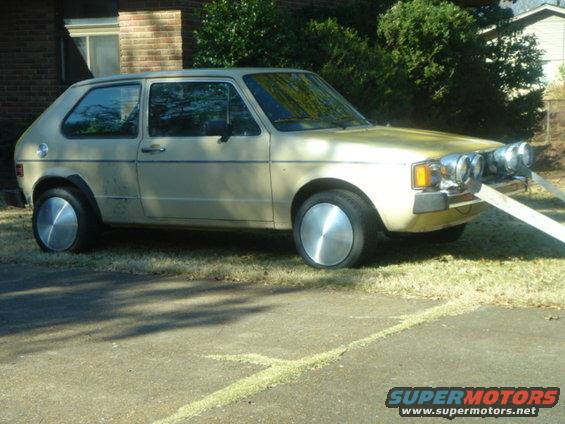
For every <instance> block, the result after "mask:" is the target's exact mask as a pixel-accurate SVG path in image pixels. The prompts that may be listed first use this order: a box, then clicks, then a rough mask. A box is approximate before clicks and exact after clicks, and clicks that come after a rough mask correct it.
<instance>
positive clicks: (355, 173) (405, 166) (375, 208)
mask: <svg viewBox="0 0 565 424" xmlns="http://www.w3.org/2000/svg"><path fill="white" fill-rule="evenodd" d="M531 162H532V154H531V149H530V147H529V146H528V145H527V144H525V143H518V144H511V145H503V144H500V143H497V142H494V141H488V140H482V139H477V138H472V137H462V136H457V135H451V134H445V133H439V132H432V131H421V130H415V129H400V128H391V127H383V126H374V125H373V124H371V122H369V121H368V120H367V119H366V118H365V117H363V115H362V114H361V113H359V112H358V111H357V110H356V109H355V108H354V107H353V106H352V105H351V104H349V103H348V102H347V101H346V100H345V99H344V98H343V97H342V96H341V95H340V94H339V93H337V92H336V91H335V90H334V89H332V87H330V86H329V85H328V84H327V83H326V82H324V81H323V80H322V79H321V78H320V77H319V76H317V75H315V74H313V73H311V72H307V71H302V70H293V69H227V70H218V69H201V70H187V71H175V72H155V73H145V74H135V75H119V76H113V77H108V78H100V79H93V80H88V81H83V82H79V83H77V84H75V85H73V86H72V87H70V88H69V89H68V90H67V91H66V92H65V93H64V94H62V95H61V96H60V97H59V98H58V99H57V100H56V101H55V102H54V103H53V105H52V106H50V107H49V108H48V109H47V110H46V111H45V112H44V113H43V114H42V115H41V116H40V117H39V118H38V119H37V121H36V122H35V123H34V124H33V125H32V126H31V127H30V128H29V129H28V130H27V131H26V132H25V133H24V134H23V136H22V137H21V139H20V140H19V142H18V144H17V146H16V151H15V166H16V174H17V177H18V183H19V186H20V188H21V190H19V191H16V192H7V193H6V195H5V197H6V200H7V202H8V203H9V204H11V205H14V206H24V205H25V204H28V205H31V206H32V207H33V231H34V235H35V238H36V240H37V243H38V244H39V246H40V247H41V249H43V250H45V251H55V252H65V251H68V252H82V251H85V250H88V249H90V248H92V246H93V244H94V242H95V240H96V237H97V235H98V234H99V232H100V231H101V228H102V227H103V224H105V226H110V227H119V226H151V227H176V228H203V229H206V228H208V229H210V228H214V229H219V228H222V229H274V230H292V231H293V232H294V239H295V242H296V247H297V249H298V252H299V253H300V255H301V256H302V257H303V258H304V260H305V261H306V262H307V263H308V264H309V265H312V266H314V267H319V268H340V267H351V266H356V265H358V264H360V263H362V261H363V260H364V259H366V258H367V256H368V255H370V253H371V251H372V247H373V246H374V245H375V241H376V235H377V233H378V232H379V231H384V232H385V233H386V234H388V235H400V236H410V234H414V233H418V234H420V236H419V237H420V238H422V235H423V238H427V239H429V240H430V241H434V242H442V241H444V242H445V241H454V240H456V239H457V238H458V237H459V236H460V235H461V234H462V232H463V229H464V226H465V223H467V222H468V221H469V220H471V219H472V218H473V217H475V216H476V215H477V214H478V213H479V212H480V211H482V210H483V209H484V208H485V204H484V203H483V202H481V201H480V200H479V199H477V198H476V197H475V196H474V195H473V194H472V192H471V191H469V189H468V187H469V184H470V183H471V182H473V181H480V180H482V181H483V182H484V183H486V184H489V185H490V186H493V187H495V188H496V189H498V190H500V191H502V192H505V193H515V192H519V191H523V190H525V188H526V182H525V181H524V180H523V179H521V178H519V177H517V176H516V173H517V171H518V169H519V168H521V167H522V166H524V165H525V166H530V165H531Z"/></svg>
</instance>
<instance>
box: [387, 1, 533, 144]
mask: <svg viewBox="0 0 565 424" xmlns="http://www.w3.org/2000/svg"><path fill="white" fill-rule="evenodd" d="M377 31H378V36H379V39H380V41H381V42H382V44H383V46H384V47H385V48H386V49H388V50H389V51H390V52H391V54H392V56H393V58H394V61H395V63H396V64H397V65H398V66H401V67H403V68H404V69H406V72H407V73H408V77H409V79H410V82H411V84H412V87H413V93H414V104H413V105H414V107H413V111H414V113H413V121H414V123H415V124H416V125H418V126H424V127H431V128H436V129H443V130H451V131H457V132H463V133H469V134H474V135H479V136H489V137H497V138H503V139H505V138H507V139H512V138H515V137H528V136H531V135H532V133H533V131H534V130H535V128H536V126H537V123H538V122H539V107H540V106H541V91H539V89H538V86H539V85H540V81H541V73H540V71H541V56H540V51H539V49H537V47H536V46H535V43H533V42H532V40H531V39H529V38H528V37H527V36H522V35H520V34H519V33H516V32H513V33H511V34H507V35H504V36H503V37H501V38H500V39H499V40H497V41H495V42H493V43H492V44H487V42H486V40H485V39H484V38H483V36H482V35H480V34H479V33H478V24H477V20H476V19H475V17H474V16H473V15H471V13H469V12H467V11H466V10H463V9H461V8H460V7H458V6H456V5H455V4H453V3H451V2H449V1H446V0H411V1H400V2H398V3H397V4H396V5H395V6H394V7H392V8H391V9H390V10H389V11H388V12H387V13H386V14H385V15H383V16H382V17H381V19H380V21H379V25H378V30H377Z"/></svg>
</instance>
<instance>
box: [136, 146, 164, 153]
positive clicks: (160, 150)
mask: <svg viewBox="0 0 565 424" xmlns="http://www.w3.org/2000/svg"><path fill="white" fill-rule="evenodd" d="M166 150H167V149H165V148H164V147H161V146H151V147H143V148H142V149H141V151H142V152H143V153H163V152H165V151H166Z"/></svg>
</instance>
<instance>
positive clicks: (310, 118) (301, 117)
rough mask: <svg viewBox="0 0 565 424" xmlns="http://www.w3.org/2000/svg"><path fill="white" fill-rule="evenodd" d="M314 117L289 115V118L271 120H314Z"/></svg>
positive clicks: (283, 121) (282, 121)
mask: <svg viewBox="0 0 565 424" xmlns="http://www.w3.org/2000/svg"><path fill="white" fill-rule="evenodd" d="M314 120H315V118H312V117H311V116H291V117H289V118H280V119H275V120H274V121H273V123H274V124H286V123H288V122H296V121H314Z"/></svg>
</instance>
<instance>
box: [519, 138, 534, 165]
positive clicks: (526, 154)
mask: <svg viewBox="0 0 565 424" xmlns="http://www.w3.org/2000/svg"><path fill="white" fill-rule="evenodd" d="M518 155H519V156H520V159H521V161H522V164H523V165H524V166H525V167H527V168H529V167H530V166H532V165H533V163H534V152H533V150H532V146H530V145H529V144H528V143H526V142H523V143H519V144H518Z"/></svg>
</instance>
